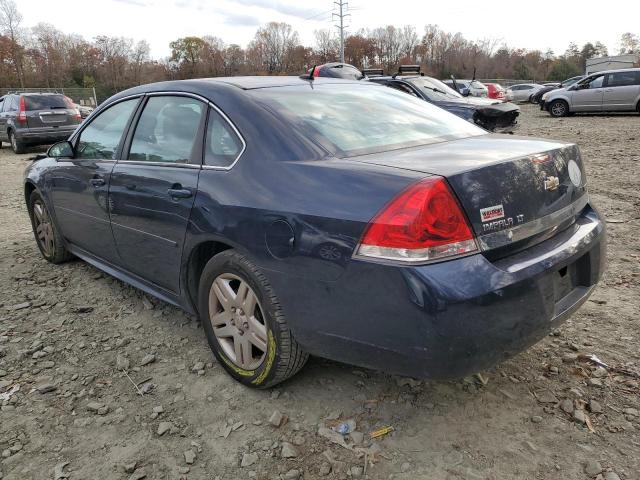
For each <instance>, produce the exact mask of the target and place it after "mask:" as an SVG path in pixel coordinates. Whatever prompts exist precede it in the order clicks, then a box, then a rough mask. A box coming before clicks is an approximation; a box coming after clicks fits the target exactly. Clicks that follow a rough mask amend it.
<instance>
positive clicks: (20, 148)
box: [9, 131, 25, 154]
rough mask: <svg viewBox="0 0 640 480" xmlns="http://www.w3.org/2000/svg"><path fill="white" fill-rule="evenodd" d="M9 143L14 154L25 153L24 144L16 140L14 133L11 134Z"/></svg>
mask: <svg viewBox="0 0 640 480" xmlns="http://www.w3.org/2000/svg"><path fill="white" fill-rule="evenodd" d="M9 143H10V144H11V149H12V150H13V153H16V154H21V153H24V152H25V148H24V144H23V143H22V142H21V141H20V140H18V139H17V138H16V136H15V134H14V133H13V131H10V132H9Z"/></svg>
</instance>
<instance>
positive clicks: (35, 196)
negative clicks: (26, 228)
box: [29, 190, 58, 262]
mask: <svg viewBox="0 0 640 480" xmlns="http://www.w3.org/2000/svg"><path fill="white" fill-rule="evenodd" d="M38 200H40V201H41V202H42V204H43V205H44V208H46V209H47V215H48V216H49V221H50V222H51V228H52V229H53V231H54V240H53V241H54V242H56V243H55V249H57V247H58V235H56V234H57V230H56V226H55V224H54V223H53V219H52V217H51V212H50V211H49V207H48V206H47V203H46V202H45V201H44V198H42V195H40V192H38V191H37V190H34V191H33V192H31V195H29V219H30V220H31V229H32V230H33V236H34V238H35V239H36V245H38V250H40V254H41V255H42V256H43V257H44V259H45V260H47V261H49V262H53V261H54V257H55V249H54V253H53V255H47V254H46V253H45V251H44V250H43V248H42V245H41V243H40V239H39V238H38V232H37V231H36V219H35V214H34V211H33V206H34V205H35V203H36V202H37V201H38Z"/></svg>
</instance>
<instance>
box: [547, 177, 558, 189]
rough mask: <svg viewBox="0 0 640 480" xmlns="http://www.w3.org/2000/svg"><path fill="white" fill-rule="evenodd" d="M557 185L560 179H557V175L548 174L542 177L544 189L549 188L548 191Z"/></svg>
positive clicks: (556, 187)
mask: <svg viewBox="0 0 640 480" xmlns="http://www.w3.org/2000/svg"><path fill="white" fill-rule="evenodd" d="M559 186H560V180H559V179H558V177H554V176H549V177H547V178H545V179H544V189H545V190H549V191H553V190H557V189H558V187H559Z"/></svg>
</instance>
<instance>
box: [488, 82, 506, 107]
mask: <svg viewBox="0 0 640 480" xmlns="http://www.w3.org/2000/svg"><path fill="white" fill-rule="evenodd" d="M485 85H486V86H487V92H488V97H489V98H491V99H493V100H502V101H503V102H506V101H507V96H506V95H505V89H504V88H503V87H502V85H500V84H499V83H485Z"/></svg>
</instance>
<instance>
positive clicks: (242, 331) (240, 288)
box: [198, 250, 308, 388]
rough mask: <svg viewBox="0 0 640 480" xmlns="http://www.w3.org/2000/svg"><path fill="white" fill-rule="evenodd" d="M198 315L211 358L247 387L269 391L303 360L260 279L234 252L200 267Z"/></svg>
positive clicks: (268, 287)
mask: <svg viewBox="0 0 640 480" xmlns="http://www.w3.org/2000/svg"><path fill="white" fill-rule="evenodd" d="M198 311H199V314H200V319H201V322H202V325H203V327H204V330H205V333H206V335H207V340H208V342H209V346H210V347H211V350H212V351H213V354H214V355H215V357H216V358H217V359H218V361H219V362H220V364H221V365H222V366H223V368H224V369H225V370H226V371H227V373H229V375H231V377H233V378H234V379H235V380H237V381H238V382H240V383H242V384H244V385H246V386H249V387H252V388H268V387H272V386H274V385H276V384H278V383H280V382H283V381H285V380H287V379H288V378H290V377H292V376H293V375H295V374H296V373H297V372H298V371H299V370H300V369H301V368H302V367H303V366H304V364H305V363H306V361H307V359H308V355H307V353H305V352H304V351H303V350H302V348H301V347H300V345H298V343H297V342H296V341H295V339H294V338H293V335H292V334H291V331H290V329H289V327H288V325H287V321H286V318H285V316H284V313H283V312H282V308H281V307H280V303H279V301H278V298H277V296H276V294H275V293H274V291H273V289H272V287H271V285H270V284H269V282H268V280H267V279H266V277H265V276H264V274H263V273H262V272H261V271H260V270H259V269H258V267H256V266H255V265H254V264H253V263H251V261H249V260H248V259H247V258H246V257H245V256H243V255H241V254H239V253H238V252H236V251H234V250H225V251H223V252H221V253H219V254H217V255H216V256H214V257H213V258H212V259H211V260H209V262H208V263H207V264H206V266H205V267H204V270H203V271H202V275H201V276H200V285H199V291H198Z"/></svg>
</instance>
